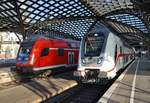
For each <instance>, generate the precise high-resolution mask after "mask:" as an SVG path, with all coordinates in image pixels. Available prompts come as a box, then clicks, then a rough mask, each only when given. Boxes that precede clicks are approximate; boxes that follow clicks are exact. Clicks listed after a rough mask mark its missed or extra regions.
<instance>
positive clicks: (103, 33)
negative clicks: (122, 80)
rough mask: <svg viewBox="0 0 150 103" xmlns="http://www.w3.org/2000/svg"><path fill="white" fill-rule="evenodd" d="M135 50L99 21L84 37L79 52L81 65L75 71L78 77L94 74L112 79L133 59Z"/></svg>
mask: <svg viewBox="0 0 150 103" xmlns="http://www.w3.org/2000/svg"><path fill="white" fill-rule="evenodd" d="M133 57H134V51H133V49H132V48H129V47H128V46H125V45H124V43H123V42H122V40H121V39H120V38H119V37H118V36H116V35H114V34H113V33H112V32H111V31H110V30H109V29H107V28H106V27H105V26H104V25H102V24H100V23H97V24H96V25H95V26H94V27H93V29H92V30H91V31H90V32H89V33H88V34H87V35H86V36H85V37H83V39H82V41H81V46H80V52H79V65H78V69H77V71H76V72H75V73H74V75H75V76H78V77H87V76H89V75H94V77H97V78H108V79H111V78H113V77H115V76H116V74H117V71H119V70H120V69H122V68H124V67H125V66H126V65H127V64H128V63H130V62H131V61H132V60H133Z"/></svg>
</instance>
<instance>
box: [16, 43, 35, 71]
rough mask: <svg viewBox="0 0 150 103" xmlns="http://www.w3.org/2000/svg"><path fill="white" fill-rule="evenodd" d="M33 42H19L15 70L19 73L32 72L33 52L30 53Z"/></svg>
mask: <svg viewBox="0 0 150 103" xmlns="http://www.w3.org/2000/svg"><path fill="white" fill-rule="evenodd" d="M32 48H33V42H28V43H27V42H23V43H21V46H20V49H19V52H18V56H17V63H16V71H17V72H19V73H33V69H32V67H33V62H34V56H35V55H34V53H32Z"/></svg>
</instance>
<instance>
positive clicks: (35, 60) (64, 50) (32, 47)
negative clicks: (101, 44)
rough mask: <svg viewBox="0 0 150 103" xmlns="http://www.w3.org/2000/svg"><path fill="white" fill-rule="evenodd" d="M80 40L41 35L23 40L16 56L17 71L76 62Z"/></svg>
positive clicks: (41, 68) (30, 70) (27, 71)
mask: <svg viewBox="0 0 150 103" xmlns="http://www.w3.org/2000/svg"><path fill="white" fill-rule="evenodd" d="M79 46H80V42H79V41H75V40H67V39H50V38H46V37H42V36H35V37H31V38H29V39H27V40H25V41H23V42H22V43H21V45H20V49H19V52H18V56H17V63H16V67H17V71H19V72H21V73H36V72H38V71H44V70H49V69H51V70H52V69H56V68H58V67H69V66H75V65H77V64H78V54H79Z"/></svg>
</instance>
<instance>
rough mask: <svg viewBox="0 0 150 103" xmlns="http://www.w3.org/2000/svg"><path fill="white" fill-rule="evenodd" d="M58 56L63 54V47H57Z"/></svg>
mask: <svg viewBox="0 0 150 103" xmlns="http://www.w3.org/2000/svg"><path fill="white" fill-rule="evenodd" d="M58 56H64V49H62V48H59V49H58Z"/></svg>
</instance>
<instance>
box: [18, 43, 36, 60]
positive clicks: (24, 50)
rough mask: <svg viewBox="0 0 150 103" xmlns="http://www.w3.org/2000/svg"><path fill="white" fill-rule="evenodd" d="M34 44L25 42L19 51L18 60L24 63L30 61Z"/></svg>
mask: <svg viewBox="0 0 150 103" xmlns="http://www.w3.org/2000/svg"><path fill="white" fill-rule="evenodd" d="M33 44H34V43H31V42H28V43H27V42H25V43H24V42H23V43H22V44H21V46H20V49H19V54H18V60H19V61H21V62H23V61H27V60H28V59H29V56H30V54H31V50H32V47H33Z"/></svg>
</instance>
